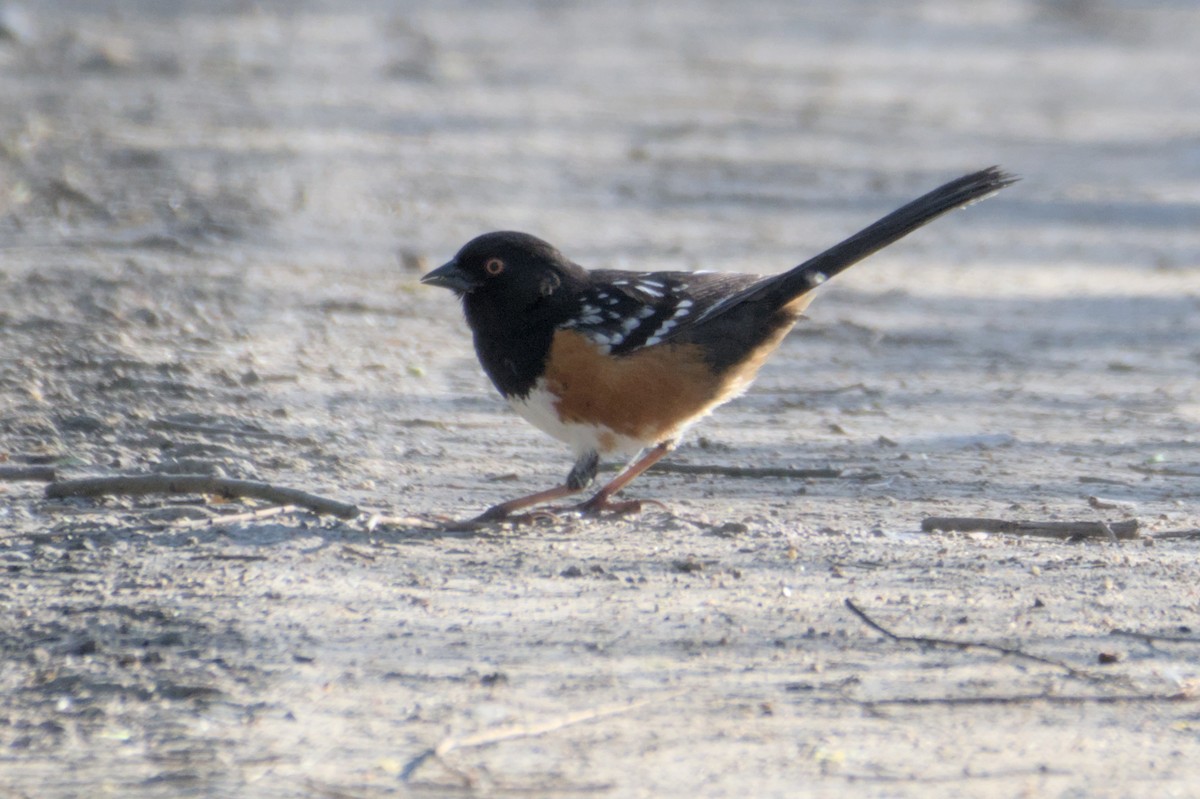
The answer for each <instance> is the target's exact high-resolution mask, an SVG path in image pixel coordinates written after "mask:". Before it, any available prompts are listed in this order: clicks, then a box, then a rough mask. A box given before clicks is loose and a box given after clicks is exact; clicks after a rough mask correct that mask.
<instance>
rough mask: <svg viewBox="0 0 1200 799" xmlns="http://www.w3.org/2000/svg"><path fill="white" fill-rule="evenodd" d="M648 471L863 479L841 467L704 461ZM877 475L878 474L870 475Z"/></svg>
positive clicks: (660, 465)
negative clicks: (708, 462)
mask: <svg viewBox="0 0 1200 799" xmlns="http://www.w3.org/2000/svg"><path fill="white" fill-rule="evenodd" d="M648 471H651V472H666V473H669V474H715V475H720V476H721V477H751V478H756V477H782V478H797V479H803V480H811V479H814V478H832V477H854V478H858V479H864V478H862V477H861V476H860V475H857V474H852V475H847V474H846V473H845V472H844V471H843V470H841V469H832V468H828V467H826V468H824V469H789V468H786V467H781V468H754V467H748V466H718V465H716V464H706V463H697V464H691V463H662V462H659V463H656V464H654V465H653V466H651V467H650V468H649V469H648ZM872 476H874V477H878V475H872Z"/></svg>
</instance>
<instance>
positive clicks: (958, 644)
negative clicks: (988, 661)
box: [843, 597, 1111, 682]
mask: <svg viewBox="0 0 1200 799" xmlns="http://www.w3.org/2000/svg"><path fill="white" fill-rule="evenodd" d="M843 602H844V604H845V605H846V608H847V609H848V610H849V611H850V612H851V613H853V614H854V615H855V616H857V617H858V618H859V619H860V620H862V622H863V624H865V625H867V626H868V627H870V628H871V629H872V630H874V631H875V632H877V633H880V634H881V635H883V636H884V637H885V638H890V639H891V640H893V641H896V642H897V643H902V644H916V645H917V646H919V647H922V648H930V647H943V648H947V649H984V650H987V651H989V652H996V653H998V654H1001V655H1005V656H1007V657H1013V658H1019V659H1021V660H1027V661H1029V662H1031V663H1041V664H1042V665H1043V666H1053V667H1055V668H1058V669H1062V670H1063V671H1065V672H1066V673H1067V674H1069V675H1071V676H1072V677H1077V678H1079V679H1083V680H1088V681H1091V682H1102V681H1105V680H1108V679H1110V678H1111V677H1110V675H1099V674H1093V673H1091V672H1087V671H1083V670H1082V669H1077V668H1075V667H1074V666H1072V665H1070V664H1069V663H1064V662H1063V661H1061V660H1054V659H1053V658H1045V657H1042V656H1041V655H1032V654H1030V653H1028V652H1026V651H1024V650H1021V649H1016V648H1014V647H1009V646H1001V645H999V644H991V643H988V642H986V641H957V640H954V639H951V638H931V637H929V636H925V635H899V634H897V633H894V632H892V631H891V630H889V629H888V628H886V627H884V626H883V625H882V624H880V623H879V622H877V621H875V620H874V619H872V618H871V617H870V616H868V615H867V613H866V611H864V610H862V609H861V608H860V607H859V606H858V605H856V604H854V600H852V599H850V598H849V597H847V598H846V599H845V600H843Z"/></svg>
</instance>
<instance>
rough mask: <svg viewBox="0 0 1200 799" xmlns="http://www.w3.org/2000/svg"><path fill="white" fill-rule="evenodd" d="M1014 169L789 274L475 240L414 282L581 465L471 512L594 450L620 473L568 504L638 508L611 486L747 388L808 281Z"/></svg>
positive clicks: (512, 397) (577, 483)
mask: <svg viewBox="0 0 1200 799" xmlns="http://www.w3.org/2000/svg"><path fill="white" fill-rule="evenodd" d="M1017 180H1018V178H1017V177H1015V176H1013V175H1011V174H1009V173H1006V172H1004V171H1003V170H1001V169H1000V168H999V167H995V166H993V167H989V168H987V169H983V170H980V171H977V172H973V173H971V174H968V175H964V176H963V177H960V178H958V179H956V180H952V181H950V182H948V183H946V184H944V185H942V186H940V187H939V188H936V189H934V190H933V191H931V192H929V193H927V194H925V195H923V196H921V197H918V198H917V199H915V200H913V201H912V202H910V203H908V204H906V205H904V206H902V207H900V208H899V209H897V210H895V211H893V212H892V213H890V214H888V215H886V216H884V217H883V218H881V219H879V220H878V221H876V222H874V223H873V224H871V225H868V226H867V227H866V228H864V229H862V230H861V231H859V232H858V233H855V234H854V235H852V236H850V237H849V238H847V239H845V240H844V241H842V242H840V243H839V244H835V245H834V246H833V247H830V248H829V249H827V250H825V251H824V252H822V253H821V254H819V255H817V256H815V257H813V258H810V259H809V260H807V261H805V262H804V263H802V264H800V265H799V266H796V267H794V268H792V269H789V270H788V271H786V272H782V273H778V274H774V275H769V276H763V275H751V274H743V273H722V272H682V271H676V272H639V271H623V270H614V269H596V270H588V269H585V268H584V267H582V266H579V265H578V264H576V263H574V262H573V261H571V260H570V259H569V258H567V256H565V255H563V253H562V252H560V251H559V250H558V249H557V248H555V247H554V246H552V245H551V244H549V243H547V242H546V241H543V240H542V239H540V238H537V237H536V236H532V235H530V234H528V233H520V232H516V231H496V232H491V233H484V234H482V235H480V236H477V237H476V238H474V239H472V240H471V241H469V242H467V243H466V244H465V245H463V247H462V248H461V249H460V250H459V251H458V252H457V254H455V256H454V257H453V258H452V259H451V260H450V261H448V262H447V263H446V264H444V265H442V266H440V267H438V268H437V269H434V270H432V271H430V272H428V273H427V274H425V275H424V276H423V277H422V278H421V282H422V283H424V284H426V285H430V286H437V287H441V288H446V289H449V290H450V291H452V292H454V294H456V295H457V296H458V298H459V299H460V300H461V303H462V307H463V311H464V315H465V317H466V323H467V326H468V327H469V328H470V331H471V333H472V337H473V339H474V346H475V353H476V355H477V356H478V359H479V363H480V365H481V366H482V367H483V370H484V372H485V373H486V374H487V376H488V377H489V378H490V379H491V382H492V384H493V385H494V386H495V387H496V389H497V390H498V391H499V392H500V394H501V395H502V396H503V397H504V399H505V400H507V402H508V404H509V405H510V406H511V407H512V409H513V410H514V411H516V413H517V414H518V415H519V416H521V417H523V418H524V419H525V420H526V421H528V422H530V423H531V424H532V425H533V426H534V427H536V428H538V429H540V430H542V431H543V432H545V433H547V434H549V435H550V436H551V437H553V438H556V439H558V440H559V441H562V442H565V443H566V444H567V445H569V446H570V447H571V449H572V451H573V453H574V456H575V461H574V463H573V465H572V467H571V469H570V472H569V473H568V474H567V477H566V479H565V480H564V481H563V482H562V483H561V484H559V485H556V486H554V487H552V488H549V489H546V490H542V491H537V492H535V493H531V494H528V495H525V496H520V497H517V498H515V499H511V500H508V501H507V502H502V503H500V504H498V505H494V506H492V507H490V508H488V509H487V510H485V511H484V512H483V513H481V514H480V515H478V516H477V517H475V518H474V519H472V520H471V521H472V522H477V523H481V524H482V523H492V522H500V521H506V520H508V521H521V520H527V519H531V518H534V517H535V516H536V515H537V513H540V512H542V511H538V512H536V513H535V512H530V513H519V512H521V511H525V510H526V509H528V508H535V507H537V506H544V505H546V504H547V503H552V502H557V501H559V500H562V499H563V498H565V497H570V496H572V495H574V494H578V493H580V492H582V491H584V489H586V488H588V487H589V486H590V485H591V484H592V483H593V481H594V480H595V478H596V474H597V471H598V469H599V466H600V459H601V456H619V457H624V458H628V459H629V460H628V462H627V465H626V466H625V468H624V469H622V470H621V471H620V472H619V473H618V474H617V476H616V477H614V478H613V479H612V480H610V481H609V482H608V483H606V484H604V485H603V486H602V487H601V488H599V489H598V490H597V491H596V492H595V493H594V494H592V495H591V496H590V497H589V498H588V499H586V500H585V501H583V502H581V503H578V504H576V505H574V506H570V507H568V508H554V509H552V510H551V511H545V512H548V513H551V514H554V513H557V512H563V513H565V512H566V511H575V512H578V513H579V514H580V515H581V516H597V515H602V514H603V513H604V512H606V511H608V512H612V513H615V514H623V513H630V512H637V511H639V510H640V509H641V508H642V504H643V503H642V502H640V501H638V500H617V499H614V497H615V495H616V494H617V493H618V492H620V491H621V490H622V489H623V488H625V486H627V485H628V484H629V483H630V482H631V481H632V480H633V479H634V478H636V477H637V476H638V475H640V474H641V473H642V472H644V471H646V470H647V469H648V468H650V467H651V466H652V465H654V464H655V463H656V462H657V461H659V460H660V459H661V458H663V457H664V456H666V455H667V454H668V453H669V452H671V451H672V450H673V449H674V448H675V446H676V444H677V443H678V442H679V440H680V438H681V437H682V436H683V434H684V433H685V432H686V431H687V430H688V429H689V428H690V427H691V426H692V425H694V424H695V423H696V422H698V421H699V420H700V419H702V418H703V417H705V416H707V415H708V414H709V413H710V412H712V411H713V409H715V408H716V407H717V406H719V405H722V404H723V403H725V402H728V401H729V400H731V399H733V398H734V397H737V396H738V395H740V394H742V393H743V392H744V391H745V390H746V389H747V388H748V387H749V386H750V384H751V382H752V381H753V380H754V378H755V375H756V374H757V373H758V370H759V368H760V367H761V366H762V365H763V362H764V361H765V360H766V358H767V357H768V356H769V355H770V354H771V353H772V352H773V351H774V350H775V349H776V348H777V347H778V346H779V344H780V343H781V342H782V341H783V338H784V336H785V335H786V334H787V333H788V331H790V330H791V329H792V326H793V325H794V324H795V323H796V322H797V321H798V320H799V319H800V317H801V315H802V312H803V311H804V310H805V308H806V307H807V306H808V304H809V302H810V301H811V300H812V297H813V294H812V291H813V289H815V288H817V287H818V286H820V285H821V284H823V283H824V282H825V281H827V280H828V279H829V278H832V277H833V276H835V275H837V274H838V273H839V272H842V271H843V270H845V269H847V268H848V267H850V266H852V265H853V264H855V263H857V262H859V261H861V260H862V259H864V258H866V257H867V256H869V255H871V254H873V253H875V252H877V251H878V250H880V249H882V248H884V247H886V246H888V245H890V244H892V243H894V242H896V241H897V240H899V239H901V238H903V237H904V236H907V235H908V234H909V233H911V232H913V231H914V230H916V229H917V228H919V227H922V226H923V225H925V224H927V223H929V222H931V221H933V220H934V219H937V218H938V217H940V216H942V215H943V214H945V213H947V212H949V211H952V210H954V209H957V208H961V207H963V206H966V205H969V204H972V203H974V202H977V201H979V200H981V199H983V198H985V197H988V196H990V195H992V194H994V193H996V192H998V191H1000V190H1001V189H1003V188H1005V187H1007V186H1009V185H1011V184H1012V183H1014V182H1016V181H1017Z"/></svg>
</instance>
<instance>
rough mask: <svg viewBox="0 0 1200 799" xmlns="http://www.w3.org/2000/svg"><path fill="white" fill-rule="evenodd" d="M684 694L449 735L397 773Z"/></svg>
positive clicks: (402, 774)
mask: <svg viewBox="0 0 1200 799" xmlns="http://www.w3.org/2000/svg"><path fill="white" fill-rule="evenodd" d="M683 694H684V692H683V691H671V692H670V693H666V694H660V695H658V696H651V697H646V698H645V699H638V700H636V701H633V702H626V703H624V704H620V705H600V706H599V707H590V708H584V709H583V710H577V711H575V712H574V713H565V714H563V715H561V716H554V717H552V718H548V719H543V720H542V721H536V722H531V723H528V724H506V725H504V726H501V727H493V728H491V729H487V730H480V731H479V732H476V733H472V734H470V735H464V736H462V737H456V736H453V735H451V736H448V737H446V738H443V739H442V740H441V741H439V742H438V743H437V745H436V746H434V747H433V748H432V749H427V750H425V751H424V752H422V753H421V754H419V755H417V756H416V757H414V758H413V759H412V760H410V761H408V763H407V764H406V765H405V766H404V768H403V769H402V770H401V772H400V779H401V780H404V781H405V782H407V781H408V780H410V779H411V778H412V775H413V774H414V773H415V772H416V770H417V769H418V768H420V767H421V765H422V764H423V763H424V762H425V761H427V760H429V758H431V757H432V758H438V759H441V758H443V757H445V756H446V755H448V754H450V753H451V752H453V751H454V750H456V749H470V748H473V747H479V746H491V745H492V744H498V743H501V742H503V741H512V740H515V739H517V738H534V737H537V736H539V735H545V734H546V733H550V732H555V731H557V730H561V729H563V728H565V727H571V726H573V725H575V724H581V723H583V722H585V721H594V720H596V719H602V718H607V717H609V716H617V715H620V714H621V713H628V712H630V711H633V710H637V709H639V708H643V707H645V706H647V705H652V704H655V703H657V702H667V701H669V700H671V699H675V698H676V697H679V696H682V695H683Z"/></svg>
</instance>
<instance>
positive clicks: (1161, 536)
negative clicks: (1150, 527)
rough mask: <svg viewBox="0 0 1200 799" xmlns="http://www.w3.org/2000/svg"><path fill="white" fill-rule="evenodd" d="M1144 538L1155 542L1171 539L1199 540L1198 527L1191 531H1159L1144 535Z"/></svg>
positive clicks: (1199, 530) (1199, 528)
mask: <svg viewBox="0 0 1200 799" xmlns="http://www.w3.org/2000/svg"><path fill="white" fill-rule="evenodd" d="M1146 537H1147V538H1153V539H1155V540H1156V541H1157V540H1167V539H1171V538H1200V527H1193V528H1192V529H1191V530H1160V531H1158V532H1155V533H1146Z"/></svg>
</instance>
